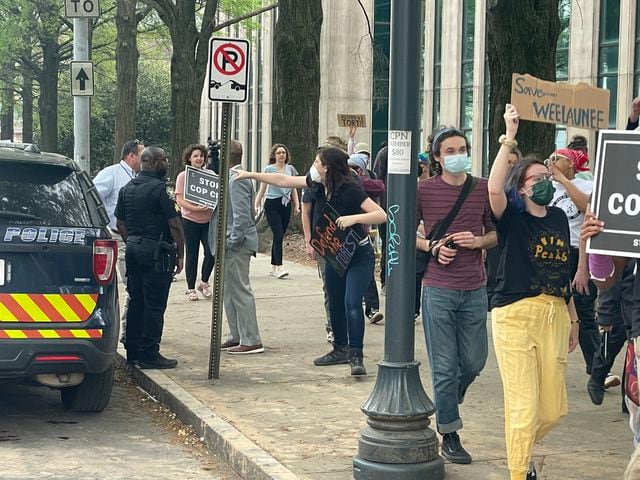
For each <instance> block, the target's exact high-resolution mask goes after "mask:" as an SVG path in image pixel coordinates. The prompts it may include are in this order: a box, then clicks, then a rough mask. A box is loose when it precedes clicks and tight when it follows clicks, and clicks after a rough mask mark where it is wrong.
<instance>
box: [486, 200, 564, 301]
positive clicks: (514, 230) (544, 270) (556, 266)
mask: <svg viewBox="0 0 640 480" xmlns="http://www.w3.org/2000/svg"><path fill="white" fill-rule="evenodd" d="M494 221H495V218H494ZM496 227H497V231H498V248H499V251H500V262H499V264H498V274H497V286H496V290H495V292H494V296H493V298H492V301H491V308H494V307H503V306H505V305H510V304H512V303H515V302H517V301H518V300H521V299H523V298H530V297H535V296H538V295H540V294H543V293H546V294H548V295H552V296H554V297H563V298H564V299H565V300H566V301H567V303H568V302H569V299H570V298H571V273H570V265H571V263H570V248H569V247H570V236H569V223H568V222H567V216H566V215H565V214H564V212H563V211H562V210H561V209H559V208H557V207H547V215H546V216H545V217H542V218H539V217H535V216H533V215H531V214H529V213H527V212H526V211H525V212H520V211H518V209H517V208H516V207H515V206H514V205H513V204H512V203H511V202H508V203H507V208H506V209H505V211H504V213H503V214H502V217H501V218H500V220H499V221H496Z"/></svg>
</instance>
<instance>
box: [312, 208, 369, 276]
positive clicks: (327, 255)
mask: <svg viewBox="0 0 640 480" xmlns="http://www.w3.org/2000/svg"><path fill="white" fill-rule="evenodd" d="M339 216H340V215H339V214H338V212H336V211H335V209H334V208H333V207H332V206H331V205H329V203H326V204H325V208H324V210H323V211H322V215H321V216H320V218H319V219H318V221H317V222H316V224H315V226H314V228H313V231H312V232H311V242H310V243H311V246H312V247H313V249H314V250H315V251H316V252H318V254H319V255H320V256H321V257H322V258H324V259H325V260H326V262H327V263H328V264H329V265H331V266H332V267H333V269H334V270H335V271H336V273H337V274H338V275H340V276H341V277H342V276H344V274H345V272H346V271H347V268H349V263H351V259H352V258H353V255H354V254H355V253H356V250H357V248H358V245H359V243H360V241H361V240H362V239H361V238H360V235H358V233H357V232H356V231H355V230H354V229H353V228H346V229H344V230H341V229H340V227H338V224H337V223H336V220H337V219H338V217H339Z"/></svg>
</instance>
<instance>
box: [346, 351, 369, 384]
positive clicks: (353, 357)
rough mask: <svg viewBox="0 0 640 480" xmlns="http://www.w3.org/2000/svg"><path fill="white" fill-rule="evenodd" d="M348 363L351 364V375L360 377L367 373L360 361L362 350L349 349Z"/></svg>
mask: <svg viewBox="0 0 640 480" xmlns="http://www.w3.org/2000/svg"><path fill="white" fill-rule="evenodd" d="M349 365H351V375H352V376H354V377H361V376H364V375H366V374H367V369H366V368H364V364H363V363H362V350H356V349H351V350H349Z"/></svg>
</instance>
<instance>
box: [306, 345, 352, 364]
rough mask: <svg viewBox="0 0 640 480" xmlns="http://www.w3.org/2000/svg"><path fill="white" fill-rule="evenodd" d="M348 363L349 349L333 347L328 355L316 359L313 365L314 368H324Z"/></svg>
mask: <svg viewBox="0 0 640 480" xmlns="http://www.w3.org/2000/svg"><path fill="white" fill-rule="evenodd" d="M345 363H349V347H336V346H334V347H333V350H331V351H330V352H329V353H327V354H325V355H323V356H321V357H318V358H316V359H315V360H314V361H313V364H314V365H315V366H316V367H324V366H326V365H342V364H345Z"/></svg>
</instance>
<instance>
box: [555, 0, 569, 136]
mask: <svg viewBox="0 0 640 480" xmlns="http://www.w3.org/2000/svg"><path fill="white" fill-rule="evenodd" d="M558 14H559V17H560V36H559V37H558V44H557V45H556V81H558V82H566V81H567V80H569V35H570V31H571V30H570V28H569V27H570V25H569V24H570V19H571V2H570V0H561V1H560V3H559V4H558ZM566 144H567V127H565V126H564V125H557V126H556V148H562V147H564V146H565V145H566Z"/></svg>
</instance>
